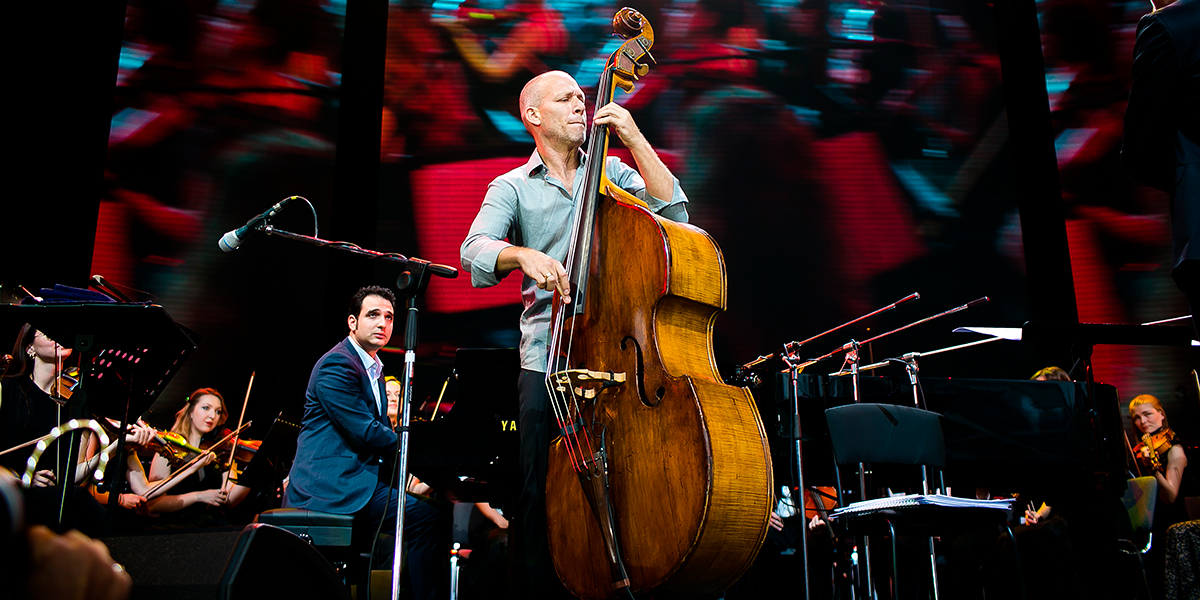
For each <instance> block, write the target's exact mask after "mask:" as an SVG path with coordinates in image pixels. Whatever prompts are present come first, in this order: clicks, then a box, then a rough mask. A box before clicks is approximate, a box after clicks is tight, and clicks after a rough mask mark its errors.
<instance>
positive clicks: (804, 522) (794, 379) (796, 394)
mask: <svg viewBox="0 0 1200 600" xmlns="http://www.w3.org/2000/svg"><path fill="white" fill-rule="evenodd" d="M920 297H921V295H920V294H909V295H908V296H905V297H904V298H901V299H900V300H897V301H896V302H893V303H892V304H889V305H887V306H885V307H883V308H880V309H878V310H874V311H872V312H869V313H867V314H865V315H863V316H861V317H858V318H857V319H853V320H851V321H847V322H845V323H843V324H841V325H838V326H837V327H834V328H833V329H830V330H827V331H825V332H823V333H819V334H817V335H814V336H812V337H810V338H808V339H807V340H804V341H801V342H788V343H787V344H784V346H783V351H782V352H779V353H777V354H778V355H779V357H780V358H781V359H782V360H783V362H784V363H785V364H787V366H788V377H789V379H790V380H791V385H792V422H793V423H794V425H793V426H792V435H793V436H794V437H795V440H796V441H795V446H794V448H793V450H794V451H795V453H796V485H797V486H798V488H799V493H798V496H799V498H796V497H793V499H792V501H793V502H797V503H799V505H800V560H801V562H802V564H803V565H804V600H808V599H809V586H810V582H809V577H808V513H806V512H805V511H804V494H805V491H806V490H805V487H804V461H803V455H804V453H803V444H802V443H801V441H800V438H801V437H802V436H801V429H800V371H802V370H803V369H804V367H806V366H808V365H810V364H812V363H811V362H809V363H805V364H803V365H802V364H799V363H798V361H796V359H795V356H796V351H797V350H799V349H800V347H801V346H803V345H804V344H807V343H808V342H811V341H813V340H815V339H817V338H819V337H821V336H823V335H826V334H829V333H832V332H834V331H837V330H839V329H842V328H843V327H847V326H849V325H853V324H855V323H857V322H859V321H862V320H863V319H867V318H869V317H872V316H875V315H877V314H879V313H883V312H887V311H889V310H892V309H893V308H896V307H897V306H900V305H901V304H904V303H905V302H909V301H911V300H917V299H919V298H920ZM774 356H775V354H769V355H766V356H760V357H758V358H756V359H754V360H752V361H750V362H748V363H746V364H745V365H742V368H743V369H749V368H750V367H753V366H755V365H758V364H760V363H762V362H764V361H767V360H769V359H771V358H773V357H774ZM856 393H857V392H856ZM856 401H857V400H856ZM841 487H842V486H841V484H840V482H839V485H838V501H839V504H840V502H841V496H842V491H841Z"/></svg>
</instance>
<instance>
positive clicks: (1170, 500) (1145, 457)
mask: <svg viewBox="0 0 1200 600" xmlns="http://www.w3.org/2000/svg"><path fill="white" fill-rule="evenodd" d="M1129 419H1130V420H1131V421H1133V426H1134V427H1135V428H1136V429H1137V431H1138V433H1139V434H1140V436H1141V443H1139V444H1138V445H1137V446H1134V448H1133V455H1134V457H1135V458H1136V459H1137V461H1138V466H1139V468H1140V469H1141V472H1142V474H1143V475H1146V474H1152V475H1153V476H1154V479H1156V480H1157V481H1158V499H1157V500H1156V501H1155V505H1154V524H1153V527H1152V528H1151V530H1150V531H1151V533H1152V534H1153V543H1152V544H1151V547H1150V551H1149V552H1147V553H1146V555H1145V565H1146V578H1147V580H1148V581H1149V583H1150V585H1151V591H1152V592H1154V594H1153V596H1154V597H1156V598H1157V597H1160V596H1161V595H1162V593H1161V592H1162V585H1163V581H1164V577H1165V573H1164V571H1163V544H1164V542H1165V541H1166V532H1167V528H1168V527H1170V526H1171V525H1174V524H1176V523H1181V522H1183V521H1186V520H1187V510H1186V508H1185V507H1184V505H1183V502H1179V501H1178V500H1179V485H1180V483H1181V482H1182V481H1183V470H1184V469H1185V468H1186V467H1187V455H1186V454H1184V452H1183V446H1181V445H1180V444H1179V443H1178V442H1176V436H1175V432H1174V431H1172V430H1171V428H1170V427H1168V426H1167V413H1166V411H1165V410H1163V407H1162V403H1161V402H1159V401H1158V398H1155V397H1154V396H1151V395H1150V394H1142V395H1140V396H1137V397H1135V398H1134V399H1133V400H1131V401H1130V402H1129Z"/></svg>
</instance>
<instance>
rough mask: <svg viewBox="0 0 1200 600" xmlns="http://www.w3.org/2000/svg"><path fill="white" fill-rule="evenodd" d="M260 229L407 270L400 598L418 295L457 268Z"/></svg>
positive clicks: (402, 285) (395, 594)
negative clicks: (432, 279)
mask: <svg viewBox="0 0 1200 600" xmlns="http://www.w3.org/2000/svg"><path fill="white" fill-rule="evenodd" d="M262 232H263V233H265V234H267V235H274V236H279V237H283V238H287V239H289V240H295V241H298V242H304V243H306V244H312V245H314V246H321V247H324V248H334V249H336V250H343V251H346V252H349V253H351V254H358V255H360V256H366V257H368V258H373V259H380V260H386V261H388V262H394V263H399V264H400V265H401V266H402V267H403V268H405V269H408V270H407V271H404V272H403V273H401V274H400V275H399V276H398V277H397V278H396V287H397V288H398V289H399V290H400V293H401V294H403V295H404V296H406V297H407V302H406V305H407V309H408V314H407V318H406V321H405V325H404V378H403V379H402V380H401V387H402V388H403V396H402V399H401V406H400V424H399V425H398V426H397V427H396V432H397V434H398V436H399V439H398V440H397V441H398V443H397V444H396V481H398V482H400V501H399V502H398V506H397V507H396V531H395V535H396V546H395V552H394V553H393V554H392V600H399V598H400V565H401V563H402V562H403V548H404V505H405V504H406V503H407V500H408V426H409V420H410V411H409V408H410V405H411V404H412V399H413V398H412V396H413V387H412V382H413V372H414V366H415V365H416V363H417V340H418V328H417V316H418V311H417V297H418V296H420V295H421V294H423V293H425V289H426V288H427V287H428V285H429V279H430V277H431V276H434V275H436V276H438V277H445V278H447V279H454V278H456V277H458V269H455V268H454V267H449V266H446V265H439V264H435V263H431V262H429V261H427V260H422V259H420V258H410V257H407V256H404V255H402V254H397V253H394V252H389V253H384V252H376V251H374V250H368V249H366V248H361V247H359V246H356V245H354V244H351V243H348V242H334V241H330V240H324V239H321V238H318V237H313V236H308V235H301V234H298V233H292V232H290V231H284V230H282V229H276V228H275V227H274V226H273V225H271V224H269V223H267V224H264V225H263V226H262Z"/></svg>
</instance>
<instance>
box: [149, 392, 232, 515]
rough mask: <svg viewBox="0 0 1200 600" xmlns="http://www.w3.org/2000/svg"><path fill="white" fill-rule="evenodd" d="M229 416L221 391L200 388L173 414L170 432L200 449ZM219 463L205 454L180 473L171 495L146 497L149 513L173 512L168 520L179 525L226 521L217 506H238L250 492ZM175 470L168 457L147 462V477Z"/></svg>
mask: <svg viewBox="0 0 1200 600" xmlns="http://www.w3.org/2000/svg"><path fill="white" fill-rule="evenodd" d="M228 415H229V412H228V411H227V410H226V408H225V398H224V397H223V396H221V393H220V392H218V391H217V390H215V389H213V388H200V389H198V390H196V391H194V392H192V394H191V395H190V396H188V399H187V402H186V403H185V404H184V406H183V408H181V409H179V412H177V413H175V424H174V425H173V426H172V427H171V431H173V432H175V433H178V434H180V435H181V436H183V438H184V439H185V440H186V441H187V443H188V444H190V445H191V446H193V447H195V448H200V447H201V446H202V445H203V442H204V437H205V436H206V435H208V434H210V433H212V432H213V431H214V430H215V429H216V428H217V427H220V426H221V425H222V424H224V423H225V419H226V418H228ZM193 456H194V455H193ZM219 462H220V461H218V460H217V459H216V458H215V457H214V455H213V454H206V455H204V458H202V459H201V460H200V461H198V462H197V463H196V465H194V467H195V468H194V469H190V470H189V472H184V473H183V474H181V475H180V477H181V481H180V482H179V483H178V484H176V485H175V488H174V491H175V493H174V494H168V495H163V496H159V497H156V498H152V499H150V500H149V503H148V507H149V509H150V512H151V513H155V514H164V513H175V514H174V515H173V517H172V518H170V519H169V520H170V521H172V522H174V523H176V524H180V525H194V526H203V525H222V524H227V523H226V522H225V517H224V515H223V514H222V512H221V511H220V510H219V509H220V508H222V507H225V506H231V507H232V506H237V504H238V503H239V502H241V501H242V500H244V499H245V498H246V496H247V495H248V494H249V493H250V488H247V487H245V486H241V485H237V484H235V483H233V482H231V481H229V471H228V467H227V466H222V465H220V464H219ZM174 470H175V469H174V468H173V467H172V465H171V463H170V461H169V460H168V459H167V458H165V457H163V456H162V455H161V454H158V455H155V457H154V460H153V461H151V463H150V479H154V480H163V479H166V478H167V477H168V476H169V475H170V474H171V473H172V471H174Z"/></svg>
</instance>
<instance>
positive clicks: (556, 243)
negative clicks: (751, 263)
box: [459, 150, 688, 372]
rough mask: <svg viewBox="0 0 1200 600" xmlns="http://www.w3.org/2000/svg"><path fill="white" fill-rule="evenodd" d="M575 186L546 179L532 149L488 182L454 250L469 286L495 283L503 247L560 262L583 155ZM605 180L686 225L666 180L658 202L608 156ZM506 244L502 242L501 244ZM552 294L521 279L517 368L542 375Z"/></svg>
mask: <svg viewBox="0 0 1200 600" xmlns="http://www.w3.org/2000/svg"><path fill="white" fill-rule="evenodd" d="M579 155H580V161H579V167H578V168H577V169H576V170H575V185H574V186H573V187H574V189H573V190H572V192H568V191H567V188H566V186H565V185H564V184H563V182H561V181H559V180H558V179H555V178H553V177H550V176H549V174H548V170H547V169H546V165H545V164H544V163H543V162H542V157H541V155H540V154H538V152H537V150H534V151H533V155H532V156H530V157H529V160H528V161H527V162H526V163H525V164H524V165H522V166H520V167H517V168H516V169H513V170H512V171H509V172H507V173H505V174H503V175H501V176H499V177H497V178H496V179H494V180H493V181H492V182H491V183H490V184H489V185H488V189H487V194H486V195H485V196H484V198H483V206H481V207H480V209H479V214H478V215H476V216H475V221H474V222H473V223H471V230H470V232H469V233H468V234H467V239H466V240H464V241H463V243H462V247H461V248H460V251H459V253H460V256H461V259H462V267H463V269H464V270H466V271H470V273H471V285H473V286H475V287H488V286H492V285H496V284H497V283H500V278H499V277H498V276H497V273H496V259H497V257H499V255H500V251H501V250H504V249H505V248H507V247H509V246H523V247H526V248H532V249H534V250H538V251H540V252H543V253H545V254H546V255H547V256H550V257H551V258H554V259H556V260H558V261H559V262H565V261H566V257H567V251H568V250H569V247H570V244H571V223H572V220H573V217H574V213H575V207H576V206H577V205H578V204H579V201H580V200H581V198H580V196H581V195H582V192H583V187H584V186H583V181H584V177H585V176H584V173H585V169H586V167H587V154H585V153H584V152H583V151H580V152H579ZM605 167H606V169H605V171H606V173H607V175H608V179H609V181H611V182H612V183H613V184H614V185H616V186H618V187H620V188H621V189H624V190H625V191H627V192H629V193H631V194H633V195H634V196H637V197H638V198H640V199H641V200H642V201H644V202H645V203H646V204H647V205H649V207H650V210H651V211H653V212H655V213H658V214H659V215H661V216H663V217H666V218H668V219H671V220H672V221H678V222H681V223H686V222H687V220H688V214H687V201H688V200H687V196H685V195H684V194H683V190H682V189H681V188H680V187H679V179H678V178H677V177H674V176H672V182H673V187H672V191H671V198H670V199H669V200H662V199H660V198H655V197H654V196H651V195H650V194H648V193H647V192H646V182H645V181H644V180H643V179H642V176H641V175H640V174H638V172H637V170H635V169H633V168H632V167H630V166H629V165H626V164H625V163H623V162H621V159H619V158H617V157H614V156H610V157H608V159H607V160H606V161H605ZM506 240H507V241H506ZM553 298H554V294H553V292H552V291H546V290H542V289H538V287H537V282H536V281H534V280H533V279H531V278H529V277H525V276H522V279H521V300H522V302H523V303H524V304H525V310H524V311H523V312H522V313H521V368H523V369H528V370H531V371H537V372H545V370H546V344H547V337H548V332H549V328H550V312H551V306H550V303H551V300H552V299H553Z"/></svg>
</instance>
